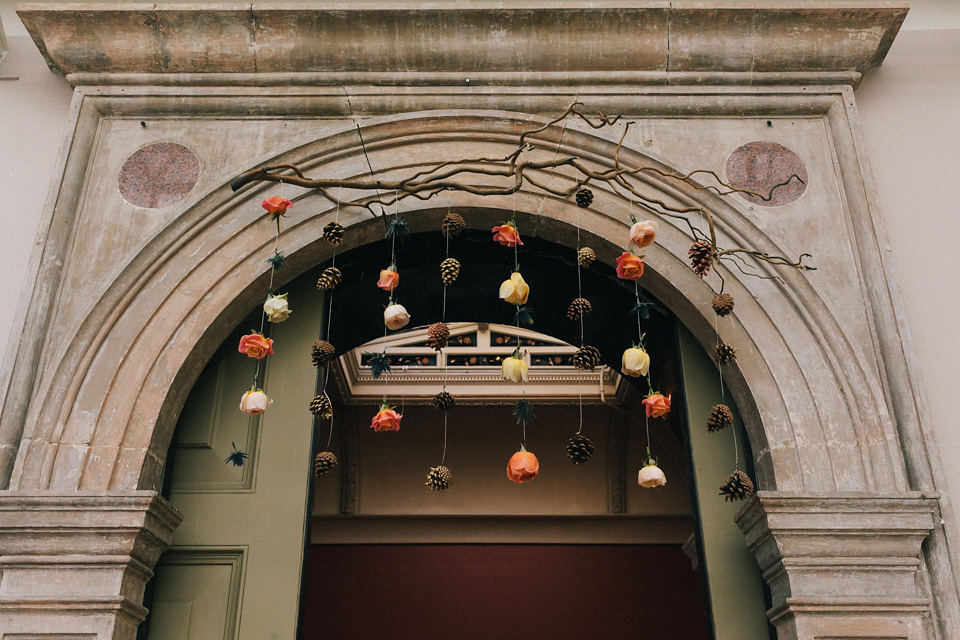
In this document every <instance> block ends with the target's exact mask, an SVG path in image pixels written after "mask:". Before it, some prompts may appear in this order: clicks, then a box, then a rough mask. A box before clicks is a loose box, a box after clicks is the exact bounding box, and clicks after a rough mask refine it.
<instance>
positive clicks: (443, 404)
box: [433, 391, 454, 411]
mask: <svg viewBox="0 0 960 640" xmlns="http://www.w3.org/2000/svg"><path fill="white" fill-rule="evenodd" d="M453 405H454V401H453V396H452V395H450V394H449V393H448V392H446V391H441V392H440V393H438V394H437V395H435V396H433V407H434V409H440V410H441V411H450V409H453Z"/></svg>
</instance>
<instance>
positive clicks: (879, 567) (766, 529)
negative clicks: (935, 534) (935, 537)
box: [736, 491, 940, 639]
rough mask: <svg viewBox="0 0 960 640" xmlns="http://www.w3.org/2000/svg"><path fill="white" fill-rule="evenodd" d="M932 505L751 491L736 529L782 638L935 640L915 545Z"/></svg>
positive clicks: (907, 497)
mask: <svg viewBox="0 0 960 640" xmlns="http://www.w3.org/2000/svg"><path fill="white" fill-rule="evenodd" d="M939 498H940V496H939V494H937V493H935V492H934V493H921V492H909V493H902V494H890V495H876V494H874V495H864V494H859V493H845V494H832V495H830V494H828V495H809V494H806V495H805V494H791V493H782V492H772V491H760V492H758V493H757V495H756V496H754V498H752V499H751V500H750V502H748V503H747V505H746V506H744V508H743V509H741V510H740V512H739V513H738V514H737V516H736V521H737V524H738V526H739V527H740V529H741V530H742V531H743V533H744V535H745V536H746V540H747V547H748V548H749V549H750V550H751V551H752V552H753V553H754V555H755V556H756V558H757V561H758V563H759V565H760V569H761V570H762V571H763V577H764V580H766V582H767V584H768V585H769V586H770V590H771V599H772V607H771V609H770V611H769V612H768V615H769V617H770V620H771V622H773V624H774V625H775V626H776V627H777V628H778V630H779V633H780V634H781V637H790V638H792V637H796V638H800V639H806V638H816V637H824V636H826V637H841V636H844V634H845V633H846V632H847V631H845V630H846V629H848V628H854V629H859V631H858V634H862V633H864V632H869V634H870V637H871V638H874V637H875V638H910V639H913V638H928V637H931V638H932V637H936V635H935V633H936V632H935V631H933V626H934V625H933V624H932V621H933V618H934V613H933V603H932V600H931V598H930V595H929V592H928V590H927V589H926V588H925V585H927V577H926V574H925V569H924V567H923V560H922V558H923V551H922V548H921V545H922V543H923V542H924V540H925V539H926V538H927V537H928V536H929V535H930V533H931V532H932V531H933V530H934V528H935V521H934V517H935V515H937V514H938V513H939V505H938V502H939ZM937 517H939V516H938V515H937ZM858 637H860V636H859V635H858Z"/></svg>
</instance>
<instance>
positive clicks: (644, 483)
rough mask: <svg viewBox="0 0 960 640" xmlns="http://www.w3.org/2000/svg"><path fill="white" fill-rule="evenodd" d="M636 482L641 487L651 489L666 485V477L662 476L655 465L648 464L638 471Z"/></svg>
mask: <svg viewBox="0 0 960 640" xmlns="http://www.w3.org/2000/svg"><path fill="white" fill-rule="evenodd" d="M637 482H638V483H639V484H640V486H641V487H645V488H647V489H652V488H654V487H662V486H663V485H665V484H667V476H665V475H663V471H661V470H660V467H658V466H657V465H655V464H648V465H646V466H645V467H643V468H642V469H640V473H639V474H638V475H637Z"/></svg>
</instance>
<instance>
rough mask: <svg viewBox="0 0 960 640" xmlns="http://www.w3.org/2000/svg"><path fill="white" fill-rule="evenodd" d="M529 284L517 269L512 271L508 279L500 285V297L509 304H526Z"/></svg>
mask: <svg viewBox="0 0 960 640" xmlns="http://www.w3.org/2000/svg"><path fill="white" fill-rule="evenodd" d="M529 295H530V286H529V285H528V284H527V281H526V280H524V279H523V276H522V275H520V272H519V271H514V272H513V273H512V274H511V275H510V279H509V280H504V281H503V283H502V284H501V285H500V299H501V300H503V301H504V302H507V303H509V304H527V296H529Z"/></svg>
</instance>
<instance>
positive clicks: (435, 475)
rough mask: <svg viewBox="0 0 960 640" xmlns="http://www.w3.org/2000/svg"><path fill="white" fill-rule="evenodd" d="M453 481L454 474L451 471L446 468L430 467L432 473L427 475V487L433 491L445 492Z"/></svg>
mask: <svg viewBox="0 0 960 640" xmlns="http://www.w3.org/2000/svg"><path fill="white" fill-rule="evenodd" d="M452 481H453V474H452V473H450V469H447V468H446V467H444V466H439V467H430V473H428V474H427V481H426V483H425V484H426V485H427V486H428V487H430V489H431V490H436V491H443V490H444V489H446V488H448V487H449V486H450V483H451V482H452Z"/></svg>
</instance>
